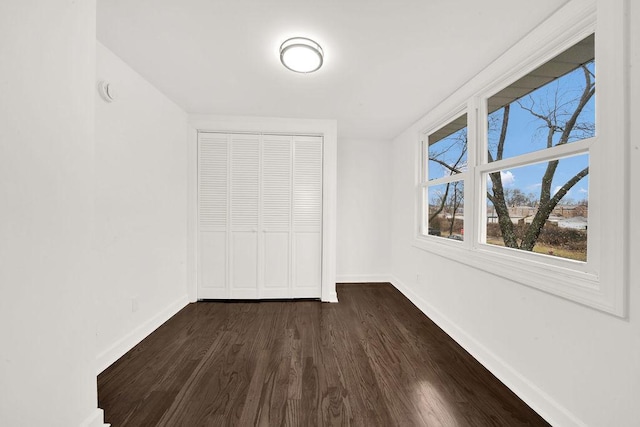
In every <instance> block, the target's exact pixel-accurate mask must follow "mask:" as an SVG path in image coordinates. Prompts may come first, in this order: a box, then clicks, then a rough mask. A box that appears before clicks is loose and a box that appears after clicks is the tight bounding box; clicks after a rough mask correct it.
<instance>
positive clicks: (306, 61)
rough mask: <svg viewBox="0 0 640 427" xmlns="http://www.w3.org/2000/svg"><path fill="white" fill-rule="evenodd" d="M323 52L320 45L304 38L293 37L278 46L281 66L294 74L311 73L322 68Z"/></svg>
mask: <svg viewBox="0 0 640 427" xmlns="http://www.w3.org/2000/svg"><path fill="white" fill-rule="evenodd" d="M323 60H324V52H323V51H322V48H321V47H320V45H319V44H318V43H316V42H314V41H313V40H311V39H307V38H305V37H293V38H291V39H288V40H285V42H284V43H282V45H281V46H280V61H281V62H282V65H284V66H285V67H287V68H288V69H290V70H291V71H295V72H296V73H312V72H314V71H317V70H318V69H319V68H320V67H322V62H323Z"/></svg>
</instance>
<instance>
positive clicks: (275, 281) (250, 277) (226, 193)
mask: <svg viewBox="0 0 640 427" xmlns="http://www.w3.org/2000/svg"><path fill="white" fill-rule="evenodd" d="M198 218H199V220H198V275H197V276H198V298H199V299H258V298H319V297H320V296H321V266H322V138H321V137H307V136H290V135H259V134H220V133H208V132H201V133H199V134H198Z"/></svg>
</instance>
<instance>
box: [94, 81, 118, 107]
mask: <svg viewBox="0 0 640 427" xmlns="http://www.w3.org/2000/svg"><path fill="white" fill-rule="evenodd" d="M98 93H99V94H100V97H101V98H102V99H104V100H105V101H106V102H113V101H115V99H116V94H115V89H114V88H113V85H112V84H111V83H109V82H107V81H105V80H100V81H99V82H98Z"/></svg>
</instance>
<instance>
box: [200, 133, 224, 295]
mask: <svg viewBox="0 0 640 427" xmlns="http://www.w3.org/2000/svg"><path fill="white" fill-rule="evenodd" d="M228 139H229V138H228V136H227V135H220V134H200V135H199V137H198V230H199V237H198V276H197V277H198V297H199V298H227V297H228V269H227V262H228V255H227V253H228V247H227V239H228V233H227V226H228V211H227V204H228V199H229V197H228V196H229V188H228V185H229V179H228V173H229V170H228V168H229V144H228Z"/></svg>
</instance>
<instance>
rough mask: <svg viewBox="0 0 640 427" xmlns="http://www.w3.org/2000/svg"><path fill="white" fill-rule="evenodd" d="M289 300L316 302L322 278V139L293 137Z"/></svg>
mask: <svg viewBox="0 0 640 427" xmlns="http://www.w3.org/2000/svg"><path fill="white" fill-rule="evenodd" d="M293 170H294V175H293V187H292V190H293V191H292V193H293V245H294V253H293V296H294V297H297V298H317V297H319V296H320V292H321V282H322V281H321V278H322V138H320V137H300V136H297V137H294V159H293Z"/></svg>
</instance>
